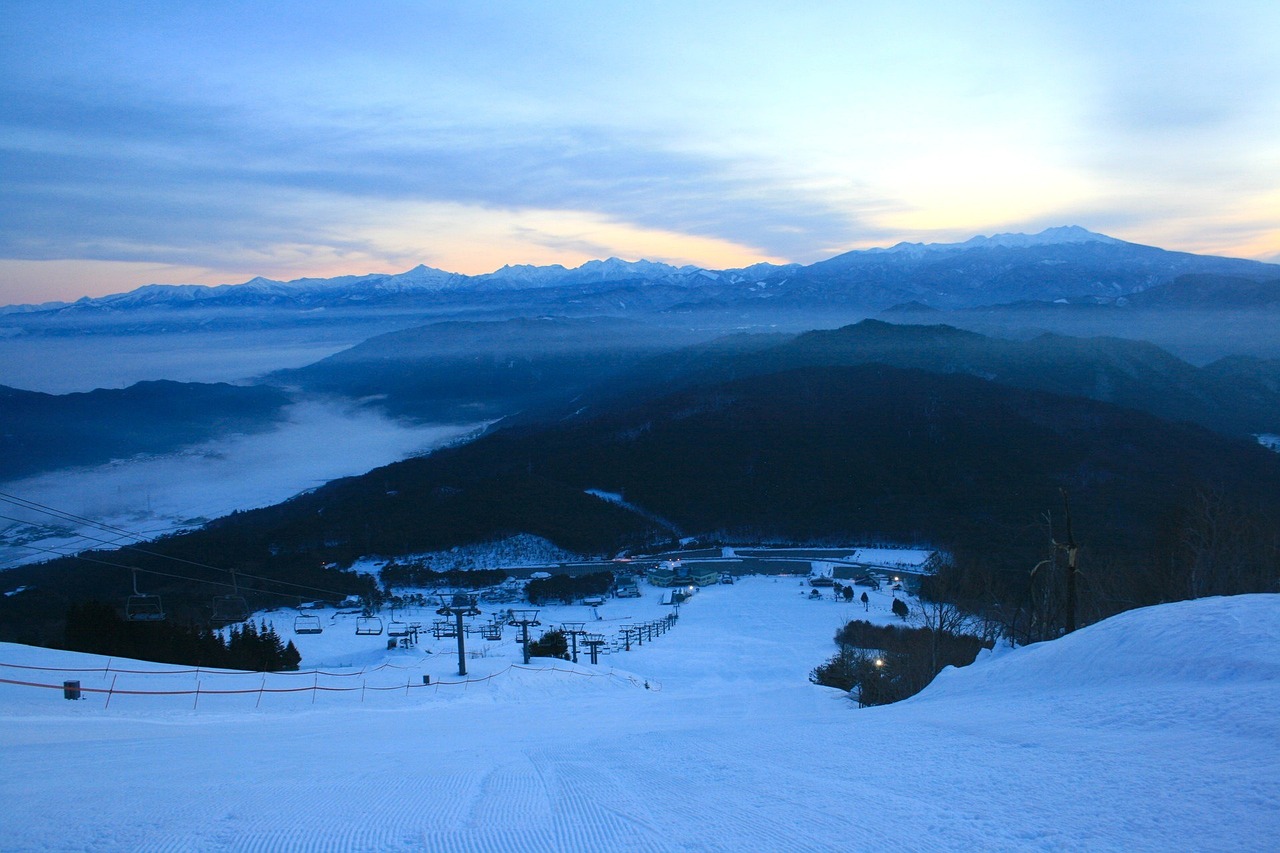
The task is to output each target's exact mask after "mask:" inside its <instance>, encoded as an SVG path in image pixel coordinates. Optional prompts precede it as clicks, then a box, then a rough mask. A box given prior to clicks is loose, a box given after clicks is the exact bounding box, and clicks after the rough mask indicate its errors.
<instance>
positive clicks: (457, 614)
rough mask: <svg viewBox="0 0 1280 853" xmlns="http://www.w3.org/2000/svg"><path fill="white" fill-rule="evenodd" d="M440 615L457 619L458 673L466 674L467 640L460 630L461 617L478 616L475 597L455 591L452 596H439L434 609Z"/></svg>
mask: <svg viewBox="0 0 1280 853" xmlns="http://www.w3.org/2000/svg"><path fill="white" fill-rule="evenodd" d="M436 613H439V614H440V615H441V616H452V617H454V618H455V619H456V620H457V624H456V627H457V632H458V675H466V674H467V641H466V637H465V634H466V632H465V631H463V630H462V619H463V617H466V616H479V615H480V608H478V607H476V597H475V596H474V595H468V594H467V593H465V592H455V593H454V594H453V595H452V596H443V595H442V596H440V608H439V609H438V610H436Z"/></svg>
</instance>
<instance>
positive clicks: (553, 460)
mask: <svg viewBox="0 0 1280 853" xmlns="http://www.w3.org/2000/svg"><path fill="white" fill-rule="evenodd" d="M588 489H598V490H604V491H609V492H616V493H620V494H622V495H624V496H625V498H626V500H627V501H629V502H631V503H632V504H635V505H638V506H640V507H643V508H644V509H645V510H647V511H648V512H649V513H651V514H653V515H657V516H661V517H663V518H665V519H669V520H670V521H672V522H674V523H675V524H676V525H677V526H678V527H679V528H680V530H681V531H682V532H683V533H686V534H689V535H702V536H711V537H724V538H726V539H732V540H737V541H743V540H764V539H769V540H803V541H809V542H812V541H822V540H829V541H835V540H839V541H844V542H850V541H886V540H889V541H896V542H918V543H928V544H931V545H935V546H942V547H945V548H949V549H951V550H953V551H954V552H955V553H956V554H957V555H958V556H959V557H960V558H961V559H964V560H968V561H971V562H972V563H974V564H975V565H976V564H981V566H982V567H983V568H984V570H985V571H989V572H1010V573H1015V574H1017V575H1019V576H1022V577H1025V576H1026V573H1027V572H1028V571H1029V569H1030V567H1031V566H1034V565H1035V564H1036V563H1037V562H1038V561H1040V560H1042V559H1043V558H1044V557H1045V553H1046V550H1047V549H1048V548H1049V542H1050V535H1051V531H1049V530H1048V529H1047V528H1046V526H1045V524H1044V519H1045V516H1046V514H1051V515H1056V514H1057V513H1058V512H1059V510H1060V508H1061V506H1062V498H1061V493H1060V491H1059V490H1060V489H1065V490H1066V491H1067V493H1068V494H1069V495H1070V499H1071V502H1072V506H1073V509H1074V512H1075V516H1076V520H1075V524H1076V533H1077V536H1078V537H1079V539H1080V541H1081V542H1082V543H1083V545H1084V549H1085V554H1086V555H1087V556H1088V558H1089V559H1090V560H1091V561H1093V562H1092V565H1094V566H1100V565H1102V564H1103V561H1105V562H1106V564H1107V565H1108V566H1110V568H1109V569H1108V571H1109V572H1112V573H1115V574H1116V576H1117V577H1119V576H1120V575H1122V574H1123V573H1126V572H1145V571H1149V570H1150V568H1151V567H1152V566H1153V565H1156V563H1157V562H1158V559H1157V558H1159V556H1160V553H1161V550H1162V548H1165V547H1166V545H1167V543H1168V542H1170V541H1172V540H1171V538H1170V537H1171V536H1173V538H1175V539H1176V533H1175V531H1176V529H1177V525H1178V524H1180V523H1181V521H1182V519H1183V518H1185V516H1186V513H1187V511H1188V508H1189V507H1192V506H1194V505H1195V503H1196V500H1197V496H1198V494H1203V493H1204V490H1211V491H1212V492H1213V494H1215V495H1218V496H1220V497H1221V499H1222V500H1224V501H1229V502H1231V503H1232V505H1238V506H1244V507H1248V508H1249V509H1250V511H1251V512H1255V513H1262V514H1263V515H1264V516H1265V518H1266V519H1267V523H1268V524H1269V525H1270V527H1269V529H1276V526H1277V521H1278V519H1280V456H1277V455H1276V454H1274V453H1271V452H1269V451H1266V450H1265V449H1263V448H1261V447H1260V446H1258V445H1256V444H1252V443H1249V442H1246V441H1236V440H1231V439H1227V438H1223V437H1221V436H1218V435H1215V434H1214V433H1211V432H1209V431H1207V430H1204V429H1202V428H1200V427H1196V426H1193V425H1183V424H1173V423H1169V422H1165V421H1161V420H1159V419H1157V418H1155V417H1152V416H1150V415H1146V414H1143V413H1140V412H1136V411H1133V410H1129V409H1122V408H1118V407H1115V406H1111V405H1107V404H1104V403H1099V402H1096V401H1091V400H1086V399H1082V398H1078V397H1064V396H1058V395H1053V394H1048V393H1044V392H1039V391H1031V390H1024V389H1014V388H1010V387H1008V386H1003V385H999V384H996V383H993V382H989V381H986V380H982V379H978V378H975V377H972V376H967V375H958V374H950V375H944V374H932V373H923V372H919V371H908V370H902V369H898V368H891V367H886V366H883V365H867V366H855V367H826V368H803V369H796V370H792V371H787V372H783V373H777V374H771V375H765V376H755V377H748V378H744V379H740V380H736V381H732V382H727V383H716V384H710V385H705V386H700V387H696V388H690V389H686V390H684V391H680V392H677V393H674V394H670V395H666V396H663V397H659V398H654V399H650V400H646V401H642V402H638V403H635V404H631V405H627V406H622V407H619V408H616V409H613V410H610V411H607V412H602V413H599V414H597V415H596V416H594V417H591V418H583V419H579V420H576V421H574V422H571V423H562V424H559V425H556V426H553V427H540V428H535V427H528V428H511V429H506V430H501V431H498V432H495V433H492V434H490V435H488V436H486V437H483V438H481V439H479V440H477V441H475V442H473V443H471V444H468V445H463V446H460V447H456V448H452V449H448V450H444V451H439V452H437V453H434V454H432V455H431V456H428V457H425V458H419V459H413V460H407V461H405V462H400V463H396V464H394V465H390V466H387V467H384V468H380V469H377V470H375V471H372V472H370V473H368V474H366V475H364V476H361V477H354V478H350V479H346V480H340V481H336V482H333V483H331V484H329V485H328V486H325V487H323V488H321V489H318V490H316V491H315V492H312V493H309V494H306V495H303V496H300V497H298V498H296V499H294V500H292V501H289V502H287V503H285V504H281V505H278V506H276V507H271V508H267V509H263V510H257V511H253V512H247V513H239V514H236V515H234V516H230V517H228V518H225V519H222V520H220V521H218V522H215V523H214V524H212V525H211V526H210V527H209V528H208V529H207V530H203V531H199V532H194V533H190V534H185V535H181V536H177V537H174V538H172V539H168V540H164V541H163V542H161V543H159V544H158V545H157V546H155V547H156V548H159V549H163V550H164V551H165V552H166V553H171V554H176V555H180V556H183V557H185V558H187V559H194V560H197V561H199V562H204V563H208V564H213V565H218V566H223V567H228V566H230V567H248V568H244V569H242V570H244V571H251V572H252V573H253V574H255V575H258V576H263V577H268V576H278V577H287V578H293V577H297V573H299V572H303V571H305V572H306V573H307V574H308V576H309V577H312V578H314V577H315V572H316V568H315V567H317V566H319V565H320V563H321V562H322V561H325V560H338V561H347V560H350V559H352V558H354V557H356V556H358V555H369V554H378V555H384V556H388V557H389V556H394V555H397V554H402V553H410V552H414V551H424V550H435V549H440V548H447V547H450V546H452V545H456V544H463V543H466V542H475V541H484V540H488V539H496V538H501V537H505V536H509V535H512V534H515V533H532V534H536V535H540V536H545V537H547V538H549V539H551V540H552V541H554V542H556V543H557V544H558V545H561V546H562V547H565V548H568V549H571V550H575V551H580V552H587V553H598V554H603V555H610V554H612V553H613V552H615V551H616V550H618V549H621V548H626V547H640V546H644V545H645V544H649V543H653V542H655V541H658V540H663V541H665V540H667V539H668V538H669V537H670V536H671V532H670V530H667V529H658V528H657V527H656V526H655V525H654V524H653V523H652V522H651V521H649V519H648V518H647V517H644V516H641V515H638V514H634V513H631V512H628V511H627V510H626V509H624V508H622V507H620V506H618V505H616V504H613V503H610V502H607V501H604V500H601V499H598V498H595V497H592V496H591V495H589V494H587V493H586V490H588ZM128 560H129V562H130V564H133V565H139V566H143V567H149V566H150V563H151V562H156V561H154V560H152V559H151V558H149V557H147V556H144V555H139V554H130V555H128ZM156 567H158V568H162V569H164V570H167V568H168V567H167V566H166V565H164V564H161V563H158V562H156ZM113 572H114V570H111V569H104V568H101V567H96V566H93V565H91V564H84V563H77V562H74V561H70V560H67V561H60V562H58V563H55V564H48V565H46V566H45V567H28V568H21V569H15V570H13V571H11V572H7V573H6V574H5V575H4V580H5V582H6V585H7V586H8V587H9V588H13V587H16V586H18V585H21V584H33V585H38V586H39V587H40V589H39V590H38V591H37V592H36V593H24V594H22V595H20V596H14V597H12V598H6V599H0V616H3V618H0V624H3V625H6V626H12V625H15V624H17V623H18V622H20V621H21V618H20V616H21V614H19V613H18V612H17V610H18V609H20V605H21V604H22V603H28V604H36V603H37V602H40V601H42V600H43V604H42V605H40V606H42V607H43V608H44V609H45V610H46V612H49V611H55V612H56V611H57V608H58V606H59V605H60V604H61V605H63V606H65V604H66V603H67V602H68V601H69V600H74V599H75V598H76V597H78V596H84V595H89V593H88V592H86V590H89V589H90V588H91V587H92V586H94V584H89V583H87V582H85V577H86V576H92V577H106V576H107V575H112V574H113ZM114 573H115V574H119V575H120V577H119V578H116V579H114V581H113V582H114V583H115V585H116V587H118V588H119V590H120V592H121V593H123V591H124V589H125V584H126V583H127V573H125V572H114ZM113 577H114V575H113ZM307 582H308V583H311V584H312V585H314V586H320V587H325V586H326V583H325V582H321V581H320V580H319V579H316V580H314V581H313V580H309V581H307ZM1146 582H1147V579H1143V584H1146ZM1169 583H1174V584H1176V582H1174V581H1170V582H1169ZM327 584H328V588H334V589H340V588H341V587H340V586H339V585H338V584H339V581H338V580H331V581H329V582H327ZM97 586H98V591H99V592H100V591H101V590H102V589H103V588H106V589H111V588H112V587H111V586H110V585H106V586H105V587H103V586H102V585H97ZM179 586H180V585H179ZM179 586H174V587H173V588H172V589H171V590H169V591H168V592H166V594H180V593H181V589H180V588H179ZM1136 586H1138V585H1137V584H1136V583H1135V589H1136ZM1168 587H1169V584H1165V586H1164V587H1160V586H1159V584H1156V585H1155V587H1154V589H1155V591H1148V592H1139V591H1133V590H1130V592H1132V594H1133V595H1135V596H1136V595H1139V594H1143V595H1155V596H1163V597H1182V596H1181V595H1178V594H1177V593H1176V591H1174V592H1171V591H1170V589H1169V588H1168ZM1144 588H1145V587H1144ZM161 591H162V592H165V590H161ZM200 594H202V595H207V590H206V591H202V592H201V593H200ZM168 600H169V599H168V598H166V601H168ZM6 630H9V629H6ZM0 639H2V638H0Z"/></svg>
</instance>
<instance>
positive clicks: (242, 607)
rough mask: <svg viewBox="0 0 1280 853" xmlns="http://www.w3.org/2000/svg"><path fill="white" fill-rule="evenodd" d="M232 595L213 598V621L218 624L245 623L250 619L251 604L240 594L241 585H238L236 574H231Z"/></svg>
mask: <svg viewBox="0 0 1280 853" xmlns="http://www.w3.org/2000/svg"><path fill="white" fill-rule="evenodd" d="M231 589H232V593H231V594H230V595H215V596H214V597H213V621H214V622H215V623H217V624H226V623H229V622H243V621H244V620H246V619H248V618H249V602H247V601H245V599H244V596H243V595H241V594H240V585H239V584H237V583H236V573H235V572H234V571H233V572H232V573H231Z"/></svg>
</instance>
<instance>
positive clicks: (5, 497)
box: [0, 492, 350, 598]
mask: <svg viewBox="0 0 1280 853" xmlns="http://www.w3.org/2000/svg"><path fill="white" fill-rule="evenodd" d="M0 501H4V502H7V503H13V504H15V505H17V506H21V507H23V508H24V509H35V510H36V511H38V512H44V513H46V514H48V515H52V516H54V517H55V518H60V519H62V520H64V521H78V522H83V523H86V524H90V525H92V526H94V527H97V528H99V529H101V530H102V531H104V532H110V533H117V534H118V535H121V536H129V537H131V538H132V539H134V540H136V541H139V542H144V541H146V540H145V539H143V538H142V537H141V536H139V535H138V534H136V533H131V532H129V531H128V530H124V529H123V528H119V527H113V526H112V525H109V524H103V523H100V522H96V521H94V520H93V519H89V518H85V517H83V516H79V515H76V514H75V513H69V512H64V511H62V510H59V509H56V508H54V507H49V506H46V505H44V504H40V503H37V502H35V501H29V500H27V499H26V498H21V497H17V496H14V495H9V494H7V493H5V492H0ZM0 517H3V518H6V519H7V520H9V521H16V522H18V523H20V524H32V523H33V522H30V521H26V520H23V519H15V518H10V517H9V516H0ZM78 536H79V538H81V539H88V540H90V541H93V542H98V543H100V544H105V545H112V546H115V547H117V548H120V549H121V550H128V551H136V552H137V553H139V554H146V555H147V556H150V557H158V558H160V559H162V560H171V561H173V562H177V563H185V564H186V565H189V566H195V567H197V568H201V569H209V570H211V571H215V572H226V573H227V574H230V575H234V574H237V572H236V571H235V570H234V569H224V568H222V567H221V566H211V565H209V564H208V563H199V562H196V561H194V560H187V559H185V558H183V557H175V556H173V555H172V554H161V553H158V552H156V551H148V550H147V549H145V548H139V547H137V545H122V544H120V543H118V542H111V541H108V540H105V539H96V538H94V537H92V536H87V535H85V534H83V533H81V534H78ZM36 550H45V549H36ZM50 553H57V554H60V556H63V557H72V556H76V555H75V554H70V553H65V552H56V551H51V552H50ZM139 571H144V572H145V571H151V570H150V569H140V570H139ZM153 574H162V573H161V572H153ZM238 574H239V575H240V577H243V578H251V579H253V580H256V581H263V582H265V583H274V584H280V585H282V586H291V587H293V588H295V589H302V590H307V591H308V592H315V593H321V594H323V595H332V596H336V597H338V598H345V597H346V596H348V595H350V593H345V592H336V591H334V590H331V589H321V588H320V587H314V586H308V585H306V584H299V583H293V582H291V581H284V580H278V579H276V578H266V577H261V576H259V575H251V574H248V573H246V572H239V573H238ZM175 577H176V576H175ZM196 582H197V583H215V581H196ZM220 585H222V586H232V585H233V584H225V583H222V584H220ZM264 591H265V590H264ZM277 594H279V595H284V594H285V593H277ZM298 597H299V598H301V597H302V596H298Z"/></svg>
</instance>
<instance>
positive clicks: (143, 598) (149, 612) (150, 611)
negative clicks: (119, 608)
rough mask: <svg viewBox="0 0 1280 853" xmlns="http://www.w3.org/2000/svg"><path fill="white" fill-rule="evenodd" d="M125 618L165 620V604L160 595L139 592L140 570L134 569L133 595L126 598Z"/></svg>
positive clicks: (146, 620) (135, 620)
mask: <svg viewBox="0 0 1280 853" xmlns="http://www.w3.org/2000/svg"><path fill="white" fill-rule="evenodd" d="M124 615H125V618H126V619H128V620H129V621H130V622H163V621H164V605H163V604H162V603H161V601H160V596H158V595H146V594H144V593H141V592H138V570H137V569H134V570H133V595H131V596H129V597H128V599H126V600H125V604H124Z"/></svg>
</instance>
